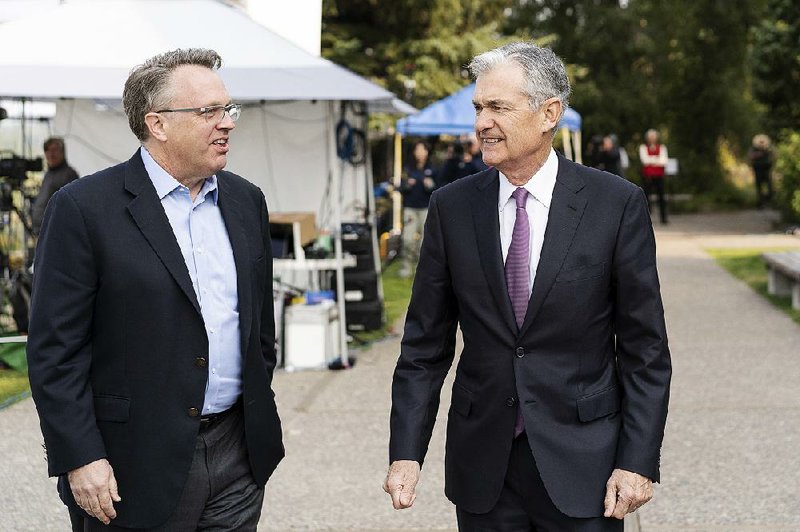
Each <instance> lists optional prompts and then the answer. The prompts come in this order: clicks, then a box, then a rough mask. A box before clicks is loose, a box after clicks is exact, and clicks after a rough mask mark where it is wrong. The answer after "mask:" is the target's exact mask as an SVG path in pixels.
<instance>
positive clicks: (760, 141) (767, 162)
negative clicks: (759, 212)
mask: <svg viewBox="0 0 800 532" xmlns="http://www.w3.org/2000/svg"><path fill="white" fill-rule="evenodd" d="M747 158H748V160H749V161H750V165H751V166H752V167H753V173H754V174H755V182H756V198H757V201H758V208H759V209H763V208H764V207H765V206H766V205H767V204H768V203H769V202H770V201H771V200H772V176H771V175H770V174H771V173H772V149H771V148H770V140H769V137H768V136H766V135H764V134H759V135H756V136H755V137H753V145H752V146H751V147H750V150H749V151H748V152H747Z"/></svg>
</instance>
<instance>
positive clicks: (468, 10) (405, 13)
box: [322, 0, 512, 107]
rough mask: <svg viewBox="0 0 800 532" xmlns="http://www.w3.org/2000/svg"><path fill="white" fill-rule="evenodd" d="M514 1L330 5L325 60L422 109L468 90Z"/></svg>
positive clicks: (363, 0) (351, 0) (370, 0)
mask: <svg viewBox="0 0 800 532" xmlns="http://www.w3.org/2000/svg"><path fill="white" fill-rule="evenodd" d="M511 2H512V0H484V1H481V0H396V1H392V2H386V1H380V0H324V1H323V17H322V54H323V56H324V57H326V58H328V59H330V60H332V61H334V62H335V63H338V64H340V65H344V66H346V67H347V68H350V69H351V70H353V71H355V72H357V73H358V74H361V75H362V76H365V77H367V78H369V79H371V80H372V81H374V82H376V83H378V84H379V85H382V86H383V87H386V88H387V89H389V90H390V91H392V92H394V93H395V94H398V95H399V96H400V97H402V98H404V99H405V100H406V101H408V102H409V103H411V104H412V105H415V106H417V107H423V106H425V105H427V104H429V103H431V102H433V101H435V100H437V99H439V98H442V97H444V96H446V95H448V94H450V93H452V92H455V91H456V90H458V89H460V88H461V87H463V86H464V85H466V84H467V83H468V82H469V75H468V73H467V72H466V70H465V65H466V64H467V63H468V62H469V60H470V59H471V58H472V56H474V55H475V54H477V53H479V52H482V51H484V50H487V49H489V48H493V47H494V46H497V45H499V44H502V43H504V42H506V41H508V40H511V39H510V38H509V37H504V36H503V35H501V33H500V31H499V30H500V26H501V22H502V20H503V19H504V17H505V10H506V9H507V8H508V7H509V6H510V4H511Z"/></svg>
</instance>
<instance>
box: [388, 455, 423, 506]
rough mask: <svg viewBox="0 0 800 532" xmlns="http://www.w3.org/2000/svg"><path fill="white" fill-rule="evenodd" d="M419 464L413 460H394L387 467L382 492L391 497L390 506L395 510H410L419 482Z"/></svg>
mask: <svg viewBox="0 0 800 532" xmlns="http://www.w3.org/2000/svg"><path fill="white" fill-rule="evenodd" d="M419 470H420V466H419V462H415V461H414V460H396V461H394V462H392V465H390V466H389V472H388V473H386V480H384V481H383V491H385V492H386V493H388V494H389V495H391V496H392V506H394V509H395V510H402V509H403V508H411V505H412V504H414V500H415V499H416V498H417V495H416V494H415V493H414V490H415V489H416V487H417V482H419Z"/></svg>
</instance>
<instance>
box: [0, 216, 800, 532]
mask: <svg viewBox="0 0 800 532" xmlns="http://www.w3.org/2000/svg"><path fill="white" fill-rule="evenodd" d="M770 230H771V225H770V223H769V215H768V214H764V213H757V212H748V213H737V214H726V215H686V216H675V217H674V218H673V222H672V224H671V225H669V226H667V227H666V228H663V229H662V228H661V227H657V233H658V241H659V264H660V271H661V279H662V291H663V294H664V300H665V307H666V310H667V325H668V330H669V334H670V339H671V349H672V354H673V365H674V379H673V392H672V402H671V406H670V417H669V421H668V426H667V435H666V441H665V446H664V451H663V458H662V479H663V482H664V484H663V485H661V486H658V488H657V491H656V498H655V499H654V500H653V502H651V503H650V504H649V505H647V506H645V507H644V508H642V509H641V510H640V511H639V512H637V514H635V515H634V518H633V519H629V520H628V521H627V522H626V529H628V530H631V531H636V530H641V531H645V532H650V531H653V532H665V531H683V530H689V531H701V530H702V531H726V532H727V531H732V532H745V531H790V530H792V531H797V530H800V503H798V501H800V482H798V480H797V470H798V466H800V458H798V457H797V455H796V453H797V451H796V450H797V449H798V448H800V394H798V389H800V326H798V325H796V324H795V323H793V322H792V321H791V320H789V319H788V318H787V317H786V316H785V315H784V314H783V313H781V312H780V311H778V310H777V309H775V308H774V307H772V306H771V305H770V304H769V303H768V302H766V301H764V300H763V299H762V298H760V297H759V296H758V295H756V294H755V293H754V292H752V291H751V290H750V289H749V288H748V287H747V286H746V285H744V284H743V283H741V282H739V281H737V280H735V279H733V278H732V277H730V276H729V275H728V274H727V273H726V272H724V271H723V270H722V269H720V268H719V267H718V266H716V264H715V263H714V262H713V261H712V260H711V259H710V258H709V257H708V255H706V254H705V253H704V251H703V249H705V248H709V247H764V246H787V245H789V246H797V247H799V248H800V239H798V238H797V237H790V236H785V235H780V234H770ZM397 348H398V339H397V338H394V339H389V340H386V341H383V342H380V343H378V344H375V345H373V346H372V347H371V348H370V349H369V350H367V351H364V352H362V353H360V354H359V360H358V364H357V365H356V367H355V368H354V369H352V370H349V371H345V372H298V373H279V374H277V375H276V378H275V388H276V393H277V396H278V400H279V408H280V411H281V415H282V417H283V420H284V431H285V442H286V447H287V450H288V456H287V458H286V460H285V461H284V462H283V463H282V464H281V466H280V467H279V469H278V471H277V472H276V474H275V475H274V477H273V478H272V480H271V481H270V483H269V485H268V489H267V497H266V502H265V509H264V515H263V518H262V524H261V526H260V527H259V530H264V531H285V530H336V531H342V532H344V531H362V530H363V531H366V530H371V531H372V530H381V531H392V530H397V531H399V530H404V531H409V530H420V531H421V530H455V518H454V512H453V509H452V507H451V505H450V503H449V502H448V501H447V500H446V499H445V498H444V495H443V454H444V447H443V429H444V420H445V416H446V408H445V407H444V406H443V407H442V409H441V410H440V420H439V423H438V424H437V427H436V431H435V433H434V437H433V441H432V443H431V450H430V452H429V458H428V460H427V462H426V466H425V469H424V470H423V478H422V482H421V485H420V487H419V496H418V499H417V502H416V503H415V505H414V508H413V509H411V510H407V511H403V512H395V511H394V510H392V509H391V505H390V504H389V499H388V497H387V496H386V495H385V494H384V493H383V492H382V491H381V489H380V485H381V482H382V481H383V476H384V473H385V469H386V465H387V463H386V461H387V451H386V445H387V440H388V412H389V404H390V397H389V387H390V382H391V372H392V369H393V364H394V361H395V359H396V357H397ZM448 382H449V381H448ZM443 395H444V397H443V405H446V404H448V403H449V385H445V392H444V394H443ZM40 443H41V436H40V434H39V429H38V425H37V420H36V414H35V410H34V407H33V404H32V402H31V401H30V400H26V401H23V402H21V403H19V404H17V405H15V406H13V407H11V408H8V409H6V410H4V411H2V412H0V457H2V460H3V466H2V468H0V493H2V495H3V503H4V504H3V507H4V508H3V512H0V530H2V531H7V530H8V531H18V530H31V531H33V530H35V531H47V530H65V529H66V528H65V524H66V515H65V513H64V511H63V509H62V506H61V505H60V503H59V502H58V500H57V497H56V495H55V490H54V487H53V482H52V481H51V480H49V479H47V478H45V474H46V473H45V464H44V459H43V455H42V451H41V448H40ZM123 496H124V493H123Z"/></svg>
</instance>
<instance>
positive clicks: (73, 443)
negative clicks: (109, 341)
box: [27, 190, 106, 476]
mask: <svg viewBox="0 0 800 532" xmlns="http://www.w3.org/2000/svg"><path fill="white" fill-rule="evenodd" d="M34 268H35V269H34V276H33V291H32V297H31V318H30V331H29V335H28V347H27V354H28V375H29V378H30V382H31V392H32V394H33V399H34V401H35V403H36V408H37V410H38V413H39V422H40V424H41V427H42V434H43V436H44V441H45V446H46V448H47V458H48V471H49V474H50V475H51V476H58V475H62V474H65V473H67V472H69V471H71V470H73V469H75V468H78V467H80V466H83V465H86V464H88V463H90V462H93V461H95V460H98V459H100V458H104V457H105V456H106V452H105V446H104V444H103V440H102V437H101V435H100V431H99V429H98V427H97V422H96V419H95V413H94V402H93V397H92V387H91V383H90V380H89V373H90V367H91V353H92V342H91V329H92V320H93V313H94V305H95V294H96V292H97V286H98V274H97V270H96V267H95V260H94V257H93V253H92V247H91V243H90V238H89V233H88V231H87V227H86V224H85V220H84V218H83V215H82V213H81V210H80V208H79V207H78V204H77V203H76V202H75V200H74V199H73V198H72V197H71V196H70V195H69V193H68V192H67V191H64V190H61V191H59V192H56V193H55V195H53V197H52V198H51V199H50V206H49V207H48V209H47V211H46V214H45V218H44V221H43V224H42V232H41V236H40V238H39V243H38V246H37V249H36V263H35V266H34Z"/></svg>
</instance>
